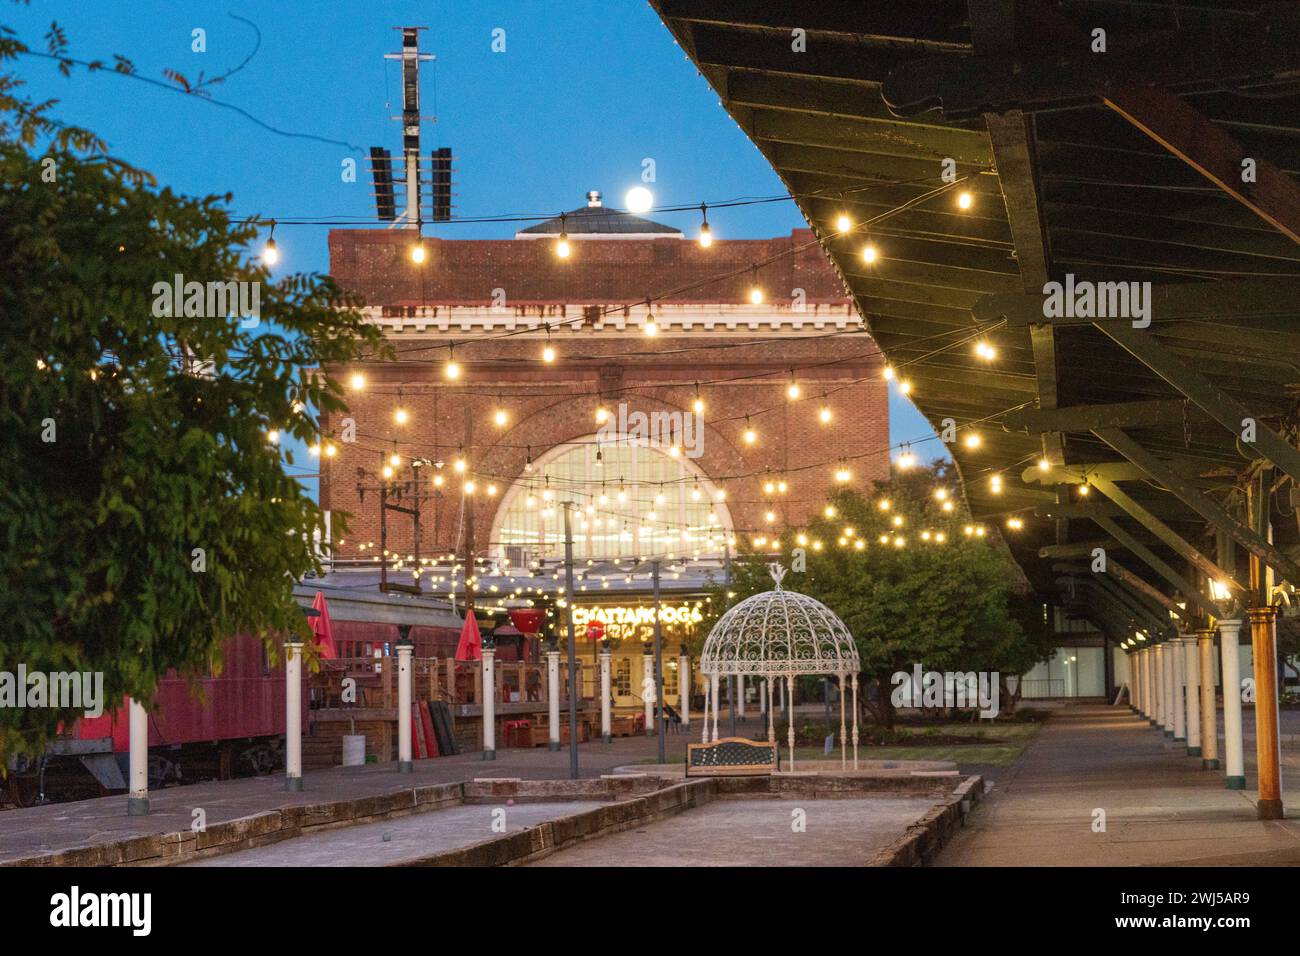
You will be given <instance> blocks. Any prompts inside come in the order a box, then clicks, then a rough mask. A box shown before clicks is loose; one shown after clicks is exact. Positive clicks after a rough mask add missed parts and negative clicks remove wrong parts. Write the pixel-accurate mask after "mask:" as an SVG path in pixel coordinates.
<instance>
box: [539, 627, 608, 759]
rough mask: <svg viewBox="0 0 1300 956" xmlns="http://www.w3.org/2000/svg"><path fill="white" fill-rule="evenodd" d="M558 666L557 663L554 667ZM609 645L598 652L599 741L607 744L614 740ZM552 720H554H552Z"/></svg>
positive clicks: (557, 701) (557, 703)
mask: <svg viewBox="0 0 1300 956" xmlns="http://www.w3.org/2000/svg"><path fill="white" fill-rule="evenodd" d="M556 666H557V667H558V666H559V665H558V663H557V665H556ZM609 671H610V653H609V645H608V644H604V645H603V646H602V647H601V650H600V739H601V740H603V741H604V742H605V743H609V742H610V741H612V740H613V739H614V727H613V715H612V714H611V713H610V707H609V690H610V687H609V680H610V673H609ZM555 706H556V710H555V713H557V714H558V713H559V698H558V697H557V698H556V704H555ZM552 720H554V718H552Z"/></svg>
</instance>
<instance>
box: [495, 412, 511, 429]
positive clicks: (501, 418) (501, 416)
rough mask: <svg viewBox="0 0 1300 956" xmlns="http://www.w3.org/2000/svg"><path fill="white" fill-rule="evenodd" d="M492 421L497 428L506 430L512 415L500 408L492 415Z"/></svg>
mask: <svg viewBox="0 0 1300 956" xmlns="http://www.w3.org/2000/svg"><path fill="white" fill-rule="evenodd" d="M492 421H493V422H495V423H496V426H497V428H505V427H506V424H507V423H508V422H509V421H510V414H509V413H508V412H507V411H506V410H505V409H504V408H498V409H497V410H496V411H495V412H493V413H492Z"/></svg>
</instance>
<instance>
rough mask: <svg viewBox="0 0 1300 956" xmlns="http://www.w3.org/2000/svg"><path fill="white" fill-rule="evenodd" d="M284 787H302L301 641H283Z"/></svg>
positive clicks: (295, 790)
mask: <svg viewBox="0 0 1300 956" xmlns="http://www.w3.org/2000/svg"><path fill="white" fill-rule="evenodd" d="M284 789H286V790H289V791H292V792H294V793H296V792H298V791H299V790H301V789H302V642H301V641H289V642H287V643H286V644H285V645H284Z"/></svg>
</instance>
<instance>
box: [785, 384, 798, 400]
mask: <svg viewBox="0 0 1300 956" xmlns="http://www.w3.org/2000/svg"><path fill="white" fill-rule="evenodd" d="M785 397H786V398H788V399H790V401H792V402H793V401H794V400H795V399H797V398H798V397H799V383H798V382H791V383H790V384H789V385H787V386H786V387H785Z"/></svg>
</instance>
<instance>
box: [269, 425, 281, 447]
mask: <svg viewBox="0 0 1300 956" xmlns="http://www.w3.org/2000/svg"><path fill="white" fill-rule="evenodd" d="M266 440H267V441H268V442H270V443H271V444H272V445H278V444H280V433H279V432H278V431H276V430H275V429H274V428H272V429H270V430H269V431H267V433H266Z"/></svg>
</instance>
